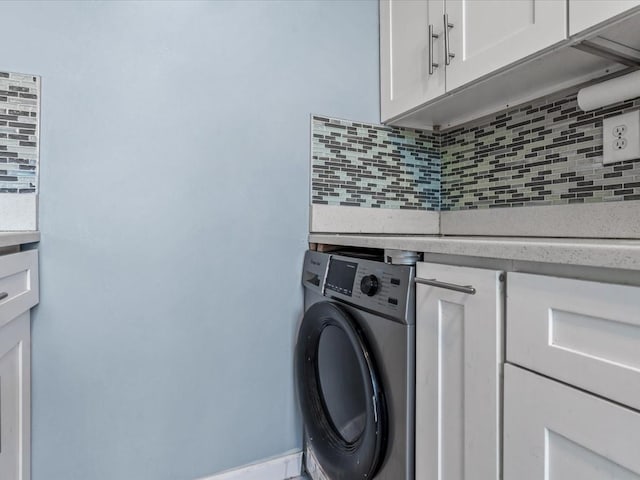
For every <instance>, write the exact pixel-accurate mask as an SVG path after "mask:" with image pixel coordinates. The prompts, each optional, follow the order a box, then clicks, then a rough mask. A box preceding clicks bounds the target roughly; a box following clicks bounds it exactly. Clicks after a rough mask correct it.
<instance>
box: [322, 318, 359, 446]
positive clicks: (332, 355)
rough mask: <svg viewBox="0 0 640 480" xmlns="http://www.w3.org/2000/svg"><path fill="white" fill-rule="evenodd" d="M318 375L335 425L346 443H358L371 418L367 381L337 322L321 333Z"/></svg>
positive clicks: (327, 407)
mask: <svg viewBox="0 0 640 480" xmlns="http://www.w3.org/2000/svg"><path fill="white" fill-rule="evenodd" d="M318 376H319V377H320V391H321V392H322V399H323V401H324V405H325V408H326V409H327V414H328V417H329V419H330V420H331V422H332V423H333V426H334V428H335V429H336V430H337V431H338V433H339V434H340V436H341V437H342V438H343V439H344V440H345V441H346V442H348V443H353V442H355V441H356V440H357V439H358V438H359V437H360V435H362V432H363V431H364V427H365V421H366V418H367V405H366V396H365V391H364V382H363V379H362V373H361V371H360V368H359V364H358V357H357V356H356V352H355V351H354V350H353V347H352V345H351V342H350V341H349V338H348V337H347V336H346V334H345V333H344V330H342V329H340V328H338V327H335V326H333V325H330V326H328V327H326V328H325V329H324V330H322V333H321V334H320V341H319V343H318Z"/></svg>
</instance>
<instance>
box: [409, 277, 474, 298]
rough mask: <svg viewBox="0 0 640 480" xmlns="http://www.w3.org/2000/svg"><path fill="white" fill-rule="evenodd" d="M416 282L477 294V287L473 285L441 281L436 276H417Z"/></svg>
mask: <svg viewBox="0 0 640 480" xmlns="http://www.w3.org/2000/svg"><path fill="white" fill-rule="evenodd" d="M415 282H416V283H421V284H423V285H431V286H432V287H438V288H446V289H447V290H453V291H455V292H462V293H467V294H469V295H475V294H476V289H475V288H473V287H472V286H471V285H456V284H455V283H447V282H441V281H439V280H436V279H435V278H416V279H415Z"/></svg>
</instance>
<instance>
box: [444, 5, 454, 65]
mask: <svg viewBox="0 0 640 480" xmlns="http://www.w3.org/2000/svg"><path fill="white" fill-rule="evenodd" d="M452 28H453V23H449V14H448V13H445V14H444V62H445V63H446V64H447V65H451V59H452V58H454V57H455V56H456V55H455V53H451V51H450V50H451V40H450V39H449V30H451V29H452Z"/></svg>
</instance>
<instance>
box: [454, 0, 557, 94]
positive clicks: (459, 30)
mask: <svg viewBox="0 0 640 480" xmlns="http://www.w3.org/2000/svg"><path fill="white" fill-rule="evenodd" d="M446 5H447V7H446V8H447V15H448V22H449V24H450V27H449V39H450V42H449V43H450V46H449V49H448V50H449V52H450V53H452V54H454V55H455V57H451V59H450V64H449V65H447V91H450V90H453V89H455V88H458V87H461V86H462V85H465V84H467V83H469V82H472V81H473V80H476V79H478V78H480V77H482V76H484V75H486V74H488V73H491V72H493V71H495V70H498V69H500V68H502V67H506V66H507V65H509V64H511V63H514V62H516V61H518V60H522V59H524V58H525V57H527V56H529V55H532V54H534V53H536V52H538V51H540V50H543V49H545V48H547V47H549V46H551V45H554V44H556V43H558V42H561V41H562V40H564V39H565V38H566V37H567V4H566V1H563V0H518V1H509V2H505V1H504V0H449V1H447V3H446ZM443 28H444V25H443Z"/></svg>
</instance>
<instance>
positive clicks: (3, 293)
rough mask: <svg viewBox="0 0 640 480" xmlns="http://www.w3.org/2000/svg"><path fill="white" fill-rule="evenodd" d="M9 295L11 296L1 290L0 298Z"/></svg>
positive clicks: (2, 298)
mask: <svg viewBox="0 0 640 480" xmlns="http://www.w3.org/2000/svg"><path fill="white" fill-rule="evenodd" d="M8 296H9V294H8V293H7V292H0V300H4V299H5V298H7V297H8Z"/></svg>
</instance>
